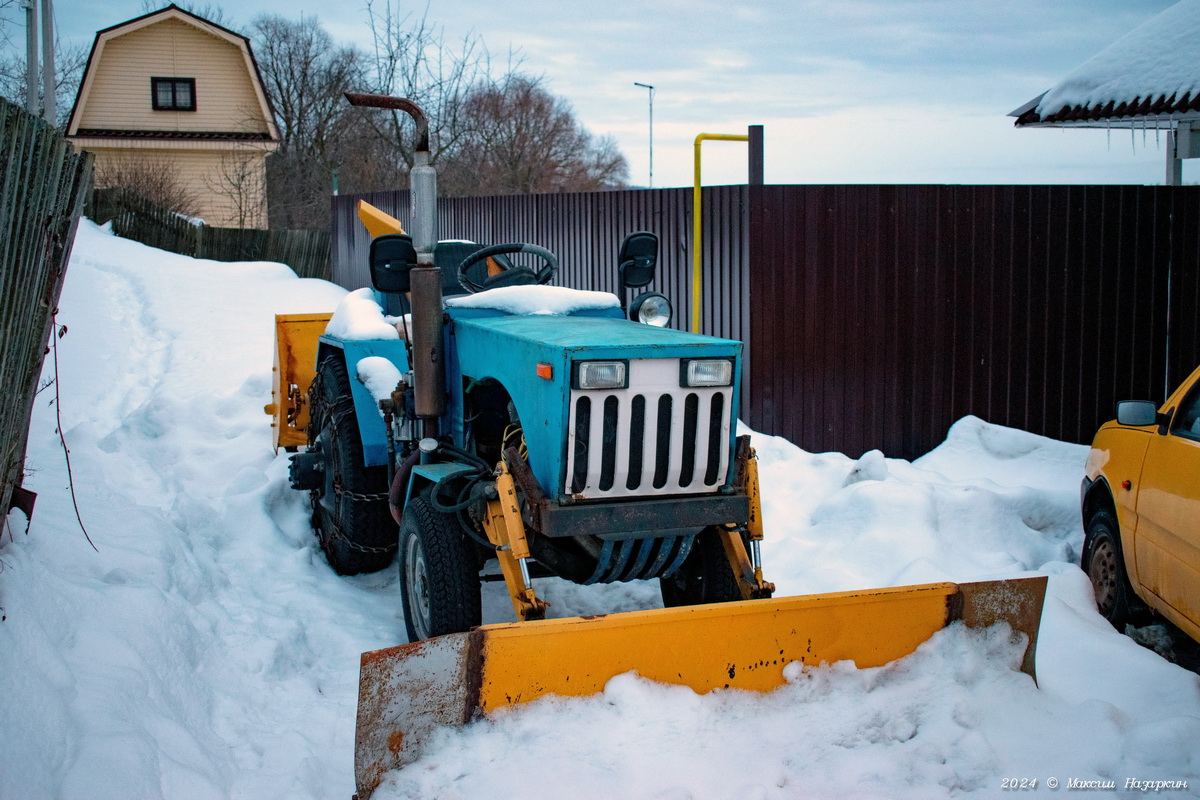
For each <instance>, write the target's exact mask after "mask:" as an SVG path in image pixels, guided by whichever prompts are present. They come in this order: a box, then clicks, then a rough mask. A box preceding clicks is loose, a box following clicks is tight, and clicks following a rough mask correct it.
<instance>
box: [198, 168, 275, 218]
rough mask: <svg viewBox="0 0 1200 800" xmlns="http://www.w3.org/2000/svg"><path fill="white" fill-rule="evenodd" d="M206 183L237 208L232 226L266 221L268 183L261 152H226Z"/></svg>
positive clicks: (206, 179)
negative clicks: (264, 203) (264, 200)
mask: <svg viewBox="0 0 1200 800" xmlns="http://www.w3.org/2000/svg"><path fill="white" fill-rule="evenodd" d="M204 183H205V185H206V186H207V187H208V189H209V190H210V191H211V192H213V193H214V194H216V195H218V196H220V197H223V198H224V199H225V200H226V202H227V203H228V204H229V207H230V208H231V209H232V210H233V217H234V218H233V224H232V225H230V227H234V228H257V227H259V226H261V225H265V224H266V222H267V220H265V219H263V214H262V211H263V199H264V196H265V194H266V191H267V187H266V174H265V171H264V169H263V163H262V154H261V153H247V152H231V153H225V154H223V155H222V156H221V164H220V166H219V167H218V168H217V171H216V172H215V173H212V174H209V175H206V176H205V178H204Z"/></svg>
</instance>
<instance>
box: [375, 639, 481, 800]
mask: <svg viewBox="0 0 1200 800" xmlns="http://www.w3.org/2000/svg"><path fill="white" fill-rule="evenodd" d="M480 659H481V639H480V636H479V635H478V634H475V633H456V634H451V635H449V636H439V637H438V638H436V639H430V640H427V641H424V642H416V643H413V644H406V645H400V646H399V647H390V648H388V649H386V650H374V651H372V652H369V653H363V654H362V663H361V667H360V673H359V694H358V720H357V725H356V727H355V736H354V780H355V784H356V785H357V789H358V792H359V794H360V795H361V796H362V797H370V796H371V792H373V791H374V790H375V787H376V786H377V785H378V784H379V780H380V778H381V777H382V775H383V774H384V773H385V772H388V771H389V770H393V769H399V768H400V767H402V766H405V765H406V764H410V763H412V762H413V761H415V760H416V759H417V758H419V757H420V753H421V748H422V746H423V744H424V743H425V741H426V740H427V739H428V737H429V736H430V735H431V734H432V733H433V731H434V730H436V729H437V728H438V727H440V726H443V725H451V726H457V725H464V724H466V723H467V722H468V721H469V720H470V719H471V717H472V715H473V714H474V713H475V708H476V707H477V706H478V703H479V676H480V674H481V661H480Z"/></svg>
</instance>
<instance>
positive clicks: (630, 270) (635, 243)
mask: <svg viewBox="0 0 1200 800" xmlns="http://www.w3.org/2000/svg"><path fill="white" fill-rule="evenodd" d="M617 263H618V264H619V265H620V266H619V267H618V270H619V271H620V277H621V288H622V289H636V288H638V287H640V286H645V285H646V284H648V283H649V282H650V281H652V280H654V268H655V267H656V266H657V265H658V235H657V234H654V233H651V232H650V231H635V232H634V233H631V234H629V235H628V236H626V237H625V241H623V242H621V250H620V252H619V254H618V255H617Z"/></svg>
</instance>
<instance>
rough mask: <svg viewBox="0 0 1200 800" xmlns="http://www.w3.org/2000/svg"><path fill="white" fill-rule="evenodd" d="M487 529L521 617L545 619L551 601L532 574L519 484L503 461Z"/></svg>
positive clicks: (487, 514) (490, 503)
mask: <svg viewBox="0 0 1200 800" xmlns="http://www.w3.org/2000/svg"><path fill="white" fill-rule="evenodd" d="M483 529H484V531H485V532H486V533H487V537H488V541H490V542H491V543H492V544H494V545H496V547H497V550H496V559H497V560H498V561H499V562H500V571H501V572H503V573H504V583H505V584H506V585H507V586H508V593H509V595H510V597H511V598H512V604H513V610H514V611H516V612H517V619H518V620H522V621H524V620H530V619H545V618H546V607H547V605H548V603H546V602H544V601H543V600H540V599H538V596H537V594H536V593H535V592H534V590H533V582H532V581H531V579H530V577H529V565H528V563H527V562H528V559H529V557H530V553H529V540H528V539H527V538H526V537H525V523H524V522H523V521H522V520H521V506H520V504H519V503H518V502H517V486H516V483H515V482H514V481H513V478H512V475H510V474H509V472H508V465H506V464H505V463H504V462H503V461H502V462H500V466H499V467H498V468H497V474H496V498H495V499H494V500H489V501H488V504H487V508H486V510H485V512H484V517H483Z"/></svg>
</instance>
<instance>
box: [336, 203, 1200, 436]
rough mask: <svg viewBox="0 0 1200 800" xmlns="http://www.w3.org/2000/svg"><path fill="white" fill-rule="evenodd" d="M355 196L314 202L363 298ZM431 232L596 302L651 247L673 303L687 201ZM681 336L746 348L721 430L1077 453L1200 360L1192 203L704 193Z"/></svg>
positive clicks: (499, 218) (1199, 245) (680, 287)
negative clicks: (696, 325) (734, 416)
mask: <svg viewBox="0 0 1200 800" xmlns="http://www.w3.org/2000/svg"><path fill="white" fill-rule="evenodd" d="M359 199H365V200H366V201H367V202H369V203H372V204H373V205H376V206H378V207H380V208H382V209H383V210H384V211H387V212H388V213H390V214H393V215H394V216H396V217H398V218H399V219H401V220H405V219H407V216H408V198H407V193H406V192H378V193H374V194H367V195H359V196H345V195H344V196H342V197H337V198H334V213H333V237H334V239H333V275H334V281H335V282H337V283H340V284H341V285H343V286H345V287H347V288H358V287H360V286H364V285H366V284H367V283H368V280H369V278H368V273H367V247H368V245H369V238H368V236H367V234H366V231H365V230H364V229H363V226H362V225H361V224H360V223H359V222H358V219H357V218H356V217H355V212H354V207H355V204H356V203H357V201H358V200H359ZM438 208H439V214H440V223H439V224H440V232H441V235H442V236H443V237H445V238H470V239H474V240H475V241H478V242H481V243H486V244H496V243H499V242H505V241H529V242H533V243H536V244H541V245H543V246H546V247H549V248H550V249H551V250H553V251H555V252H556V253H558V254H559V256H560V260H561V261H562V264H563V267H562V272H561V273H560V276H559V277H558V278H556V279H555V283H562V284H566V285H570V286H574V287H576V288H580V289H599V290H605V291H612V290H613V288H614V286H615V284H616V273H617V269H616V266H617V265H616V252H617V247H618V245H619V243H620V241H621V237H623V236H624V235H625V234H627V233H629V232H631V231H634V230H638V229H647V230H652V231H655V232H656V233H658V234H659V236H660V237H661V239H662V252H661V260H660V266H659V270H660V274H659V277H658V278H657V279H656V280H655V285H654V286H652V287H650V288H653V289H656V290H657V291H661V292H663V293H664V294H666V295H667V296H668V297H670V298H671V301H672V302H673V303H674V304H675V309H676V318H675V322H674V324H675V325H676V327H685V326H686V325H687V324H688V318H689V313H690V308H691V269H692V266H691V264H692V261H691V257H690V252H691V251H690V247H691V190H690V189H653V190H634V191H625V192H597V193H591V194H553V195H534V196H528V195H526V196H513V197H486V198H447V199H442V200H440V201H439V204H438ZM703 209H704V215H705V219H704V241H703V245H702V246H703V248H704V250H703V254H702V256H703V264H704V268H703V269H704V275H703V284H704V287H705V288H704V290H703V298H702V301H703V302H702V323H701V330H702V331H703V332H705V333H711V334H715V335H719V336H728V337H731V338H735V339H740V340H742V341H744V342H746V343H747V345H748V348H747V349H748V354H749V358H748V364H747V369H746V372H745V373H744V375H743V392H742V401H741V402H742V405H741V409H740V416H741V418H742V419H744V420H745V421H746V422H747V423H748V424H750V425H751V426H752V427H754V428H755V429H756V430H758V431H761V432H763V433H771V434H776V435H780V436H785V437H787V438H788V439H790V440H791V441H793V442H795V443H796V444H798V445H800V446H801V447H803V448H805V449H806V450H809V451H811V452H822V451H828V450H833V451H837V452H842V453H846V454H849V455H855V456H857V455H859V454H861V453H863V452H866V451H867V450H872V449H880V450H883V451H884V452H885V453H887V454H888V455H889V456H896V457H905V458H912V457H915V456H918V455H920V454H922V453H925V452H927V451H928V450H930V449H931V448H933V447H934V446H936V445H937V444H939V443H940V442H941V441H942V440H943V439H944V438H945V436H946V431H947V429H948V428H949V426H950V425H951V423H953V422H954V421H955V420H957V419H959V418H960V417H962V416H965V415H967V414H974V415H976V416H979V417H982V418H984V419H986V420H988V421H990V422H995V423H999V424H1002V425H1012V426H1015V427H1019V428H1023V429H1025V430H1029V431H1033V432H1035V433H1041V434H1044V435H1047V436H1051V437H1054V438H1059V439H1064V440H1067V441H1075V442H1084V441H1089V440H1090V439H1091V436H1092V434H1093V433H1094V432H1095V429H1096V427H1097V426H1098V425H1099V424H1100V423H1102V422H1104V421H1106V420H1108V419H1111V418H1112V417H1113V408H1114V404H1115V402H1116V401H1117V400H1121V399H1134V398H1140V399H1157V400H1160V401H1161V400H1162V399H1164V397H1165V395H1164V387H1165V386H1167V385H1168V384H1173V383H1174V382H1177V381H1179V380H1181V379H1182V378H1183V377H1186V376H1187V374H1188V373H1189V372H1190V371H1191V370H1192V369H1193V368H1194V367H1195V366H1196V364H1197V363H1200V316H1198V315H1197V314H1196V308H1197V307H1198V304H1200V190H1197V189H1196V188H1194V187H1142V186H870V185H847V186H753V187H746V186H716V187H708V188H705V189H704V203H703Z"/></svg>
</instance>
